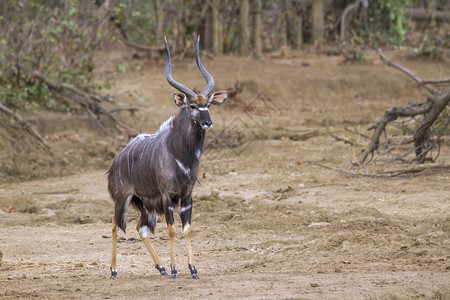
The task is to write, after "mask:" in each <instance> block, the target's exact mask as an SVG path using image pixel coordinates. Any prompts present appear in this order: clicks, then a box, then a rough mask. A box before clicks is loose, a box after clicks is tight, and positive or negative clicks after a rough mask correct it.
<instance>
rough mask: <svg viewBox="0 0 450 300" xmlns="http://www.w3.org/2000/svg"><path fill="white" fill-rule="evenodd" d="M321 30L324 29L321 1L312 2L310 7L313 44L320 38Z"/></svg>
mask: <svg viewBox="0 0 450 300" xmlns="http://www.w3.org/2000/svg"><path fill="white" fill-rule="evenodd" d="M323 29H324V10H323V0H313V7H312V30H313V34H312V38H313V43H316V42H317V41H318V40H319V39H320V38H321V37H322V34H323Z"/></svg>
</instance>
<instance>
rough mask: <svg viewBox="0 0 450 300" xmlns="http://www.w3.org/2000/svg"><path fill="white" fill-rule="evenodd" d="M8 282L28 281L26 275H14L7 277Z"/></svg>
mask: <svg viewBox="0 0 450 300" xmlns="http://www.w3.org/2000/svg"><path fill="white" fill-rule="evenodd" d="M6 278H7V279H8V280H14V279H26V278H27V276H26V275H25V274H14V275H10V276H8V277H6Z"/></svg>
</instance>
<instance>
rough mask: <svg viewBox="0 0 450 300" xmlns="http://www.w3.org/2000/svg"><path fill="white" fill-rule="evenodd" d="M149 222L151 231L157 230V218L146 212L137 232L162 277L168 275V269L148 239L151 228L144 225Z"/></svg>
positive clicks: (142, 216) (143, 213) (137, 227)
mask: <svg viewBox="0 0 450 300" xmlns="http://www.w3.org/2000/svg"><path fill="white" fill-rule="evenodd" d="M143 220H144V221H143ZM147 220H150V221H149V222H150V224H148V225H150V229H151V231H152V232H153V231H154V228H155V224H156V215H155V216H153V215H149V214H148V213H146V212H142V214H141V219H140V220H139V222H138V224H137V226H136V230H137V231H138V233H139V236H140V237H141V239H142V242H143V243H144V245H145V247H146V248H147V250H148V253H149V254H150V256H151V257H152V260H153V263H154V264H155V268H156V269H157V270H158V271H159V273H161V275H167V272H166V269H165V268H164V266H163V265H162V264H161V261H160V260H159V257H158V254H156V251H155V248H153V245H152V243H151V242H150V239H149V238H148V230H149V226H148V225H144V224H146V223H148V222H146V221H147Z"/></svg>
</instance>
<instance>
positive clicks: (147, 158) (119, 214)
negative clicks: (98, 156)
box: [108, 39, 228, 279]
mask: <svg viewBox="0 0 450 300" xmlns="http://www.w3.org/2000/svg"><path fill="white" fill-rule="evenodd" d="M165 44H166V50H167V54H166V78H167V81H168V82H169V84H170V85H171V86H173V87H174V88H176V89H177V90H178V91H180V92H177V93H174V94H173V99H174V100H175V104H176V105H177V106H179V107H180V108H181V109H180V111H179V113H178V115H177V116H175V117H171V118H169V119H168V120H167V121H166V122H164V123H163V124H162V125H161V127H160V128H159V130H158V132H156V133H155V134H139V135H138V136H136V137H135V138H134V139H133V140H132V141H131V142H130V143H129V144H128V145H127V146H126V147H125V148H124V149H123V150H122V151H121V152H120V153H119V154H118V155H117V156H116V157H115V158H114V160H113V162H112V164H111V166H110V167H109V170H108V191H109V194H110V195H111V198H112V199H113V200H114V203H115V213H114V217H113V228H112V259H111V277H112V278H116V277H117V267H116V251H117V236H118V231H119V228H120V229H122V230H123V231H125V229H126V225H127V209H128V206H129V205H130V204H131V205H132V206H133V207H134V208H136V209H137V210H138V211H139V212H140V213H141V217H140V220H139V222H138V224H137V227H136V229H137V231H138V232H139V236H140V237H141V239H142V241H143V242H144V245H145V246H146V248H147V250H148V252H149V253H150V256H151V257H152V259H153V262H154V264H155V268H156V269H157V270H158V271H159V272H160V273H161V274H162V275H167V273H166V269H165V268H164V266H163V264H162V263H161V261H160V259H159V258H158V255H157V254H156V252H155V249H154V248H153V246H152V244H151V242H150V239H149V237H148V231H149V230H150V231H151V232H152V233H154V230H155V225H156V221H157V219H158V215H164V216H165V219H166V222H167V228H168V231H169V237H170V268H171V274H172V278H177V277H178V276H177V269H176V265H175V249H174V245H175V226H174V219H173V209H174V207H177V206H178V205H180V218H181V223H182V226H183V232H184V237H185V240H186V245H187V254H188V255H187V258H188V266H189V270H190V271H191V275H192V278H194V279H198V278H199V276H198V273H197V270H196V268H195V265H194V255H193V252H192V245H191V214H192V189H193V188H194V185H195V181H196V180H197V171H198V164H199V160H200V156H201V154H202V148H203V144H204V140H205V129H207V128H211V126H212V121H211V118H210V116H209V107H210V106H211V105H213V106H219V105H221V104H222V103H223V102H224V101H225V99H226V98H227V96H228V93H227V92H226V91H219V92H215V93H213V94H212V95H211V96H209V97H208V95H209V93H211V91H212V90H213V88H214V79H213V78H212V76H211V75H210V74H209V73H208V71H206V69H205V67H204V66H203V64H202V62H201V60H200V56H199V39H198V40H197V46H196V52H195V59H196V61H197V65H198V67H199V69H200V71H201V73H202V75H203V77H204V78H205V80H206V83H207V85H206V87H205V89H204V90H203V91H202V92H201V93H200V94H196V93H194V92H193V91H192V90H191V89H189V88H187V87H186V86H184V85H183V84H181V83H178V82H176V81H175V80H174V79H173V78H172V68H171V63H170V51H169V45H168V43H167V39H166V40H165Z"/></svg>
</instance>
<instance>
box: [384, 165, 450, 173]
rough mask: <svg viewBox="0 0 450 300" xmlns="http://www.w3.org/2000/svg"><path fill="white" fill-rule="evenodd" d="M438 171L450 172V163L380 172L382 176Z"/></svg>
mask: <svg viewBox="0 0 450 300" xmlns="http://www.w3.org/2000/svg"><path fill="white" fill-rule="evenodd" d="M436 169H449V170H450V163H443V164H429V165H415V166H408V167H405V168H394V169H387V170H383V171H379V172H378V173H380V174H397V175H400V174H406V173H418V172H422V171H425V170H436Z"/></svg>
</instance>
